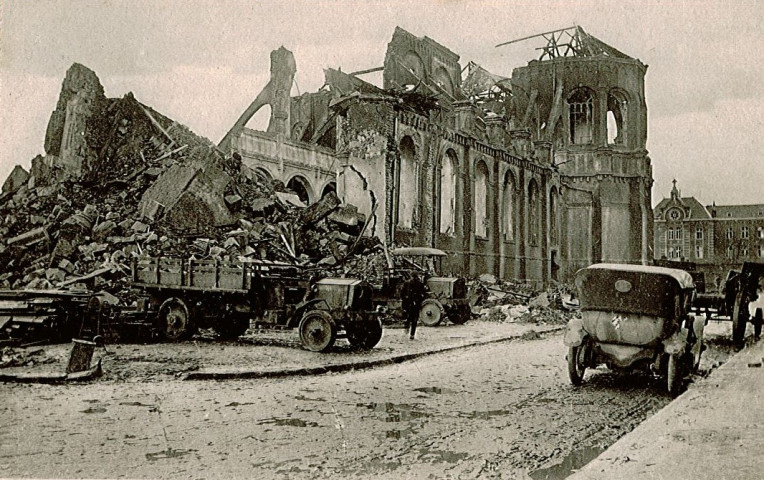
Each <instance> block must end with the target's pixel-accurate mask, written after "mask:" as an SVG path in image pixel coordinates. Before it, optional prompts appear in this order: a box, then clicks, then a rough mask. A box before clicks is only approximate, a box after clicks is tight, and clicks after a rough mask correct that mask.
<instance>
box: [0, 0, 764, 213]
mask: <svg viewBox="0 0 764 480" xmlns="http://www.w3.org/2000/svg"><path fill="white" fill-rule="evenodd" d="M763 3H764V2H758V1H754V0H748V1H713V2H712V1H708V2H705V1H692V2H682V1H651V2H633V1H628V0H626V1H587V2H573V1H564V2H563V1H536V2H518V1H503V2H499V1H495V0H494V1H480V0H474V1H470V2H466V1H455V0H451V1H444V0H441V1H432V0H424V1H422V0H418V1H410V0H408V1H400V0H391V1H385V2H380V1H369V2H360V1H326V0H323V1H322V0H317V1H312V2H307V1H297V0H291V1H284V2H277V1H271V2H268V1H265V2H252V1H232V0H214V1H204V0H198V1H190V0H186V1H180V0H155V1H145V0H144V1H141V0H132V1H117V0H101V1H86V0H79V1H75V0H38V1H34V2H32V1H27V0H0V182H2V181H4V180H5V178H6V177H7V176H8V174H9V173H10V171H11V170H12V169H13V167H14V166H15V165H21V166H23V167H24V168H27V169H28V168H29V165H30V162H31V159H32V158H33V157H34V156H35V155H37V154H44V149H43V143H44V140H45V129H46V127H47V124H48V119H49V118H50V114H51V112H52V111H53V109H55V106H56V102H57V100H58V95H59V92H60V90H61V82H62V81H63V79H64V76H65V74H66V71H67V69H68V68H69V67H70V66H71V64H72V63H75V62H78V63H81V64H83V65H85V66H87V67H89V68H90V69H92V70H93V71H95V72H96V74H97V75H98V76H99V78H100V80H101V83H102V85H103V86H104V89H105V92H106V95H107V96H108V97H110V98H115V97H121V96H123V95H125V94H126V93H128V92H133V94H134V95H135V97H136V98H137V99H138V100H139V101H140V102H142V103H144V104H146V105H149V106H151V107H152V108H154V109H155V110H157V111H159V112H160V113H162V114H164V115H166V116H168V117H170V118H172V119H174V120H176V121H178V122H180V123H183V124H184V125H186V126H188V127H189V128H191V130H193V131H194V132H195V133H197V134H199V135H202V136H205V137H207V138H209V139H210V140H212V141H213V142H215V143H217V142H219V141H220V139H221V138H222V137H223V135H224V134H225V133H226V131H227V130H228V129H229V128H230V127H231V126H232V125H233V124H234V123H235V122H236V120H237V118H238V117H239V115H240V114H241V113H242V112H243V111H244V110H245V109H246V108H247V106H248V105H249V104H250V102H251V101H252V100H253V99H254V98H255V97H256V96H257V94H258V93H259V92H260V90H261V89H262V88H263V86H265V84H266V83H267V81H268V78H269V67H270V60H269V55H270V52H271V50H274V49H277V48H278V47H279V46H282V45H283V46H284V47H286V48H288V49H289V50H291V51H292V52H293V53H294V56H295V60H296V63H297V74H296V77H295V86H294V87H293V90H292V93H293V94H298V93H305V92H310V91H315V90H317V89H318V88H320V87H321V85H322V84H323V69H324V68H341V69H342V70H343V71H345V72H352V71H357V70H363V69H368V68H373V67H378V66H382V64H383V61H384V56H385V50H386V48H387V43H388V42H389V41H390V39H391V37H392V34H393V31H394V29H395V27H396V26H401V27H402V28H405V29H406V30H408V31H409V32H411V33H413V34H414V35H417V36H424V35H426V36H428V37H430V38H432V39H434V40H436V41H437V42H439V43H441V44H443V45H445V46H446V47H448V48H449V49H451V50H452V51H454V52H456V53H457V54H459V55H460V57H461V58H460V63H461V65H462V67H464V66H465V65H466V64H467V62H469V61H474V62H476V63H478V64H480V65H482V66H483V67H485V68H487V69H488V70H489V71H491V72H493V73H496V74H499V75H504V76H511V72H512V69H513V68H516V67H521V66H524V65H526V64H527V62H528V61H529V60H532V59H534V58H536V57H537V55H538V52H537V51H535V48H537V47H540V46H542V45H543V39H536V40H535V41H534V40H529V41H525V42H520V43H516V44H512V45H508V46H505V47H499V48H495V45H497V44H499V43H502V42H505V41H508V40H513V39H517V38H521V37H525V36H528V35H533V34H537V33H542V32H546V31H550V30H556V29H559V28H565V27H570V26H573V25H579V26H581V27H583V28H584V29H585V30H586V31H587V32H588V33H590V34H592V35H594V36H596V37H597V38H599V39H600V40H603V41H604V42H606V43H608V44H609V45H612V46H613V47H615V48H617V49H618V50H620V51H622V52H624V53H626V54H627V55H629V56H631V57H634V58H638V59H640V60H641V61H642V62H643V63H645V64H646V65H648V69H647V74H646V78H645V85H646V86H645V89H646V96H647V108H648V140H647V149H648V151H649V156H650V158H651V159H652V165H653V177H654V179H655V183H654V186H653V191H652V194H653V204H654V205H655V204H657V203H658V202H659V201H660V200H661V198H664V197H668V196H669V194H670V191H671V186H672V184H671V181H672V180H673V179H676V180H677V182H678V183H677V186H678V188H679V189H680V190H681V192H682V195H683V196H694V197H696V198H697V199H698V200H699V201H700V202H701V203H703V204H711V203H712V202H715V203H716V204H719V205H721V204H746V203H764V188H761V187H760V185H761V182H762V180H763V179H764V161H762V152H764V128H762V127H764V5H763Z"/></svg>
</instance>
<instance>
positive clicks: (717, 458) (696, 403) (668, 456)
mask: <svg viewBox="0 0 764 480" xmlns="http://www.w3.org/2000/svg"><path fill="white" fill-rule="evenodd" d="M762 362H764V342H758V343H755V344H752V345H751V346H750V347H747V348H745V349H744V350H742V351H740V352H739V353H738V354H736V355H734V356H733V357H732V358H730V360H729V361H728V362H727V363H725V364H724V365H723V366H721V367H720V368H719V369H717V370H715V371H714V372H712V373H711V374H710V375H709V376H708V378H705V379H703V380H701V381H699V382H698V383H696V384H694V385H692V386H691V387H690V389H689V390H688V391H686V392H685V393H684V394H682V395H681V396H679V398H677V399H676V400H674V401H673V402H671V404H670V405H668V406H666V407H665V408H664V409H662V410H660V411H659V412H658V413H656V414H655V415H654V416H652V417H651V418H649V419H648V420H647V421H645V422H644V423H642V424H641V425H639V426H638V427H637V428H636V429H634V430H633V431H632V432H631V433H629V434H627V435H625V436H624V437H622V438H621V439H620V440H618V441H617V442H616V443H614V444H613V445H612V446H611V447H610V448H608V449H607V450H606V451H605V452H603V453H602V454H601V455H600V456H599V457H597V458H596V459H594V460H593V461H591V462H590V463H589V464H587V465H586V466H585V467H583V468H582V469H581V470H579V471H578V472H577V473H575V474H573V475H571V476H569V477H568V479H569V480H596V479H602V480H615V479H630V480H636V479H671V480H674V479H677V480H679V479H693V480H704V479H709V480H711V479H713V480H719V479H730V480H731V479H741V480H742V479H753V478H764V459H762V458H760V457H759V455H761V454H762V453H761V452H762V451H764V367H762Z"/></svg>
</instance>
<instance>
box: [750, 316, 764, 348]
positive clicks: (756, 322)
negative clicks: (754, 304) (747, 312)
mask: <svg viewBox="0 0 764 480" xmlns="http://www.w3.org/2000/svg"><path fill="white" fill-rule="evenodd" d="M751 323H753V335H754V336H755V337H756V339H757V340H758V339H759V337H761V325H762V323H764V314H763V313H762V310H761V308H757V309H756V312H754V314H753V321H752V322H751Z"/></svg>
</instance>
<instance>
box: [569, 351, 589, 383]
mask: <svg viewBox="0 0 764 480" xmlns="http://www.w3.org/2000/svg"><path fill="white" fill-rule="evenodd" d="M587 349H588V347H587V343H586V341H584V343H582V344H581V345H579V346H577V347H570V348H569V349H568V377H569V378H570V383H572V384H573V385H575V386H578V385H581V383H582V382H583V381H584V373H586V355H587Z"/></svg>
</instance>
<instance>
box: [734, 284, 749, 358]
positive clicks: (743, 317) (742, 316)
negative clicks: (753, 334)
mask: <svg viewBox="0 0 764 480" xmlns="http://www.w3.org/2000/svg"><path fill="white" fill-rule="evenodd" d="M743 296H744V294H743V291H742V290H741V291H740V292H738V294H737V295H736V296H735V306H734V307H733V308H732V343H733V344H735V346H736V347H742V346H743V344H744V340H745V324H746V322H747V321H748V302H746V303H745V305H743Z"/></svg>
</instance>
